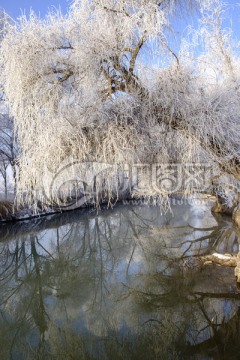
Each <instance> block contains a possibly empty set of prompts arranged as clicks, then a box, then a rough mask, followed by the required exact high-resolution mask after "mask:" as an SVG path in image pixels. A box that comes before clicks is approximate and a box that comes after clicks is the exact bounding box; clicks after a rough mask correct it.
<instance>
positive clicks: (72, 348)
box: [0, 204, 240, 360]
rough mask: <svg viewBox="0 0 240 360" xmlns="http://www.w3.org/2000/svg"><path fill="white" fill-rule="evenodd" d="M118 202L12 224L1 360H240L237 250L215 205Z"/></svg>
mask: <svg viewBox="0 0 240 360" xmlns="http://www.w3.org/2000/svg"><path fill="white" fill-rule="evenodd" d="M172 210H173V214H171V213H170V212H169V213H167V214H165V215H161V211H160V209H159V208H158V207H155V206H152V207H151V206H150V207H147V206H124V205H117V206H116V207H115V208H114V209H113V210H102V211H100V212H99V213H98V214H97V213H96V211H95V210H91V211H86V210H85V211H75V212H72V213H66V214H62V215H55V216H51V217H49V218H42V219H37V220H34V221H31V222H29V221H28V222H27V221H26V222H24V223H16V224H8V225H1V227H0V359H1V360H9V359H13V360H25V359H26V360H28V359H44V360H45V359H46V360H48V359H56V360H59V359H60V360H65V359H74V360H75V359H76V360H80V359H101V360H105V359H109V360H110V359H111V360H112V359H113V360H115V359H116V360H118V359H119V360H120V359H136V360H141V359H146V360H149V359H150V360H151V359H160V360H165V359H181V360H182V359H238V360H239V359H240V328H239V326H240V308H239V305H240V291H239V289H238V288H237V286H236V281H235V278H234V269H233V268H227V267H221V266H216V265H210V264H209V265H205V266H203V265H202V262H201V260H200V259H199V255H204V254H209V253H211V252H214V251H217V252H220V253H237V252H238V249H239V236H238V233H237V232H236V230H235V229H234V228H233V226H232V223H231V221H230V220H229V219H222V218H215V217H213V216H212V215H211V212H210V210H209V206H208V205H207V204H206V205H201V207H198V208H196V207H193V206H190V205H182V206H177V205H176V206H174V207H173V209H172Z"/></svg>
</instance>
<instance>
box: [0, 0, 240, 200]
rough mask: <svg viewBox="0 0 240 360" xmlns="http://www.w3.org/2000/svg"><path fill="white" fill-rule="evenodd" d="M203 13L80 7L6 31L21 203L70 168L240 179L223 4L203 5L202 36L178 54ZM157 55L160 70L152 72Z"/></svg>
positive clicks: (234, 68) (176, 8) (173, 4)
mask: <svg viewBox="0 0 240 360" xmlns="http://www.w3.org/2000/svg"><path fill="white" fill-rule="evenodd" d="M193 5H196V4H193V3H190V2H186V3H183V2H180V1H171V0H162V1H155V0H119V1H114V0H99V1H97V0H92V1H90V0H81V1H80V0H75V1H73V3H72V5H71V7H70V10H69V13H68V14H67V15H66V16H63V15H62V14H61V13H60V12H56V13H49V15H48V16H47V17H46V18H45V19H40V18H38V17H37V16H36V15H35V14H34V13H31V14H30V17H29V19H27V18H26V17H25V16H22V17H21V18H20V19H19V21H17V22H15V23H11V24H9V23H8V24H7V23H6V31H5V35H4V38H3V41H2V43H1V49H0V57H1V66H2V68H3V71H2V74H1V77H2V79H1V80H2V82H3V84H4V91H5V94H6V97H7V99H8V101H9V104H10V108H11V113H12V115H13V116H14V119H15V129H16V132H17V135H18V141H19V146H20V158H19V167H20V172H19V181H18V192H19V193H21V192H23V191H25V192H26V193H28V194H31V196H32V190H33V189H34V190H38V191H40V192H41V189H42V188H43V178H44V175H45V174H47V172H48V171H52V172H54V171H56V169H58V167H59V165H60V164H61V163H62V162H63V161H64V160H65V159H69V158H70V159H78V160H79V161H82V162H87V161H88V162H89V161H93V162H94V161H97V162H104V163H112V164H124V163H127V164H134V163H143V164H144V163H149V164H153V163H166V164H167V163H183V164H186V163H200V162H209V163H212V164H215V165H214V166H216V169H217V171H218V173H219V174H221V173H222V172H227V173H228V174H231V175H232V176H233V177H235V178H236V179H238V180H239V179H240V169H239V160H240V147H239V140H240V139H239V136H240V135H239V134H240V131H239V130H240V121H239V113H240V111H239V110H240V106H239V104H240V102H239V100H240V90H239V86H240V76H239V74H240V71H239V65H240V61H239V56H238V50H239V44H238V43H237V42H234V39H233V36H232V32H231V29H226V28H223V26H222V21H223V17H224V7H223V5H222V3H221V1H219V0H204V1H199V4H198V13H199V24H198V28H197V29H189V32H188V34H187V36H186V37H185V38H184V39H181V44H180V50H179V51H178V52H176V51H175V49H174V48H171V46H170V43H169V41H168V40H169V35H168V34H169V31H172V35H171V36H174V25H173V19H174V17H175V16H177V15H178V14H179V12H180V9H185V10H187V11H189V10H190V8H191V6H193ZM151 48H152V50H151ZM153 51H154V52H155V55H154V58H155V59H156V56H157V57H158V58H159V65H156V64H154V63H152V64H151V63H149V61H148V63H147V65H146V61H145V58H146V56H148V57H149V56H151V54H152V52H153ZM147 54H148V55H147ZM160 192H161V189H160Z"/></svg>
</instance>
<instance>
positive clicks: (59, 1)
mask: <svg viewBox="0 0 240 360" xmlns="http://www.w3.org/2000/svg"><path fill="white" fill-rule="evenodd" d="M70 4H71V0H0V8H3V9H5V11H6V12H7V13H8V14H9V15H10V16H11V17H12V18H17V17H18V16H19V15H21V12H22V11H24V10H25V12H26V14H29V10H30V8H32V9H33V10H34V11H35V12H36V13H37V14H40V16H41V17H44V15H45V14H46V13H47V12H48V9H51V8H53V7H55V8H59V6H60V7H61V10H62V12H63V13H66V11H67V8H68V7H69V5H70Z"/></svg>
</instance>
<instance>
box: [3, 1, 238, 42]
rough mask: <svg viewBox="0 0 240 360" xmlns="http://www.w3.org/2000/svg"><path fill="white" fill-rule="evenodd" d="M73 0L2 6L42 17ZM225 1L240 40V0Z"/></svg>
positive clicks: (11, 11) (5, 3)
mask: <svg viewBox="0 0 240 360" xmlns="http://www.w3.org/2000/svg"><path fill="white" fill-rule="evenodd" d="M71 1H72V0H0V8H3V9H5V10H6V12H7V13H8V14H9V15H10V16H11V17H13V18H17V17H18V16H19V15H21V12H22V11H25V13H26V14H29V10H30V8H32V9H33V10H34V11H35V12H36V13H37V14H40V16H41V17H44V16H45V14H46V13H47V11H48V9H53V8H54V7H55V8H59V6H60V8H61V10H62V12H63V13H66V12H67V9H68V7H69V5H70V4H71ZM224 3H228V4H229V10H228V12H227V14H226V15H227V16H229V19H231V20H232V26H233V31H234V37H236V38H238V39H239V40H240V0H237V1H236V0H226V1H224ZM225 24H226V26H229V24H230V22H229V21H226V22H225ZM186 26H187V23H186ZM177 27H178V26H177ZM184 27H185V26H184V24H183V23H181V25H180V28H181V30H183V29H184Z"/></svg>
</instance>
